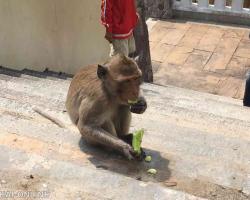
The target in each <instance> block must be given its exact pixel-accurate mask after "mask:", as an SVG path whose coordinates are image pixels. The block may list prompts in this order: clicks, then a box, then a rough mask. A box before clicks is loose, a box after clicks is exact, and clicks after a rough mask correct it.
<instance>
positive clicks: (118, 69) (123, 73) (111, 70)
mask: <svg viewBox="0 0 250 200" xmlns="http://www.w3.org/2000/svg"><path fill="white" fill-rule="evenodd" d="M97 76H98V78H99V79H100V80H101V81H102V82H103V86H104V87H105V89H106V91H107V92H108V93H110V94H111V95H115V96H116V97H118V99H119V101H120V103H121V104H128V100H130V101H136V100H137V99H138V96H139V92H140V85H141V83H142V72H141V70H140V69H139V67H138V65H137V64H136V62H135V61H134V60H133V59H131V58H128V57H126V56H124V55H120V54H118V55H116V56H113V57H112V58H111V59H110V60H109V61H108V62H106V63H105V64H104V65H98V69H97Z"/></svg>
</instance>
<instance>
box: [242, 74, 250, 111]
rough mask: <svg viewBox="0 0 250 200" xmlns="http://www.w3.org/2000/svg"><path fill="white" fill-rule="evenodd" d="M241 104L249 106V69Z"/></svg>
mask: <svg viewBox="0 0 250 200" xmlns="http://www.w3.org/2000/svg"><path fill="white" fill-rule="evenodd" d="M243 105H244V106H247V107H250V71H249V72H248V73H247V80H246V87H245V94H244V99H243Z"/></svg>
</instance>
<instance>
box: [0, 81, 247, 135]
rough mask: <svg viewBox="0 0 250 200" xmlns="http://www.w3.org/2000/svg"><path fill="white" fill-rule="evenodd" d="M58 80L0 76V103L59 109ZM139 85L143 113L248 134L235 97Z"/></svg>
mask: <svg viewBox="0 0 250 200" xmlns="http://www.w3.org/2000/svg"><path fill="white" fill-rule="evenodd" d="M39 79H41V78H39ZM61 82H62V81H60V82H56V81H46V80H43V79H41V80H40V81H32V80H31V79H22V78H16V77H14V78H11V79H9V80H7V81H6V80H0V87H1V91H0V98H2V99H3V100H2V101H1V103H0V104H1V105H0V106H1V107H3V108H4V107H8V108H9V109H11V108H10V107H11V106H12V108H13V107H14V110H18V109H19V108H18V106H17V105H13V103H11V104H10V102H9V101H11V100H15V101H17V102H20V103H21V104H22V106H21V108H22V110H25V109H26V110H27V109H28V110H29V107H31V105H37V106H39V107H42V108H48V109H51V110H60V111H63V110H65V107H64V102H65V99H66V93H67V90H68V87H69V81H65V82H63V83H61ZM143 88H144V91H145V95H146V97H147V99H148V103H149V109H148V111H147V113H149V114H150V115H151V114H154V113H156V112H157V116H158V117H160V116H161V117H164V118H168V120H169V121H173V123H179V124H181V125H182V126H183V125H185V126H187V127H192V128H197V129H200V130H207V131H208V132H209V131H216V132H221V133H222V134H223V133H227V134H229V135H232V136H234V135H235V134H238V135H241V136H242V137H245V138H249V131H248V130H249V123H248V122H249V121H250V115H249V109H248V108H244V107H242V106H241V105H240V104H241V101H239V100H234V99H231V98H226V97H220V96H216V95H210V94H203V93H200V92H195V91H190V90H185V89H180V88H175V87H171V86H168V87H160V86H156V85H151V84H145V85H144V86H143ZM6 99H9V100H6ZM21 108H20V109H21ZM12 110H13V109H12ZM239 129H240V130H241V131H238V130H239Z"/></svg>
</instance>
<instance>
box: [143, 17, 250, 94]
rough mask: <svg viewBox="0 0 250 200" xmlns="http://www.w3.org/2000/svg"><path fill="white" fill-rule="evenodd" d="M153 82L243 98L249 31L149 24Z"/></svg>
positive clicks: (249, 58) (248, 61)
mask: <svg viewBox="0 0 250 200" xmlns="http://www.w3.org/2000/svg"><path fill="white" fill-rule="evenodd" d="M148 25H149V34H150V48H151V57H152V62H153V71H154V82H155V83H158V84H161V85H174V86H178V87H184V88H189V89H193V90H198V91H203V92H209V93H213V94H218V95H224V96H230V97H233V98H238V99H242V97H243V94H244V82H245V81H244V78H245V74H246V71H247V70H248V69H250V39H249V37H248V36H249V33H250V29H247V28H243V27H235V26H224V25H223V26H221V25H215V24H206V23H196V22H190V21H177V20H170V21H159V20H158V21H152V20H149V21H148Z"/></svg>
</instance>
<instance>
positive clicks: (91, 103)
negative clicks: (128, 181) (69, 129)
mask: <svg viewBox="0 0 250 200" xmlns="http://www.w3.org/2000/svg"><path fill="white" fill-rule="evenodd" d="M141 75H142V74H141V71H140V69H139V68H138V66H137V64H136V63H135V61H133V60H132V59H130V58H128V57H125V56H123V55H116V56H114V57H113V58H111V59H110V60H109V61H107V62H106V63H105V64H104V65H103V66H101V65H90V66H87V67H85V68H83V69H82V70H80V71H79V72H78V73H77V74H76V75H75V76H74V78H73V80H72V82H71V85H70V88H69V91H68V95H67V101H66V108H67V111H68V114H69V116H70V118H71V120H72V122H73V123H74V124H75V125H76V126H77V127H78V129H79V131H80V133H81V134H82V136H83V138H84V139H85V140H86V141H88V142H90V143H93V144H101V145H104V146H106V147H109V148H112V149H115V150H118V151H120V152H122V153H123V154H124V155H125V156H126V157H127V158H128V159H132V158H133V157H134V155H135V152H134V151H133V148H132V147H131V145H129V144H128V143H126V142H125V141H124V140H122V138H124V136H126V135H128V132H129V127H130V121H131V111H130V106H129V105H128V100H136V99H140V101H141V102H143V103H141V104H138V105H135V109H134V110H136V111H135V112H136V113H143V112H144V111H145V109H146V101H145V99H144V97H143V96H141V91H140V84H141Z"/></svg>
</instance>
